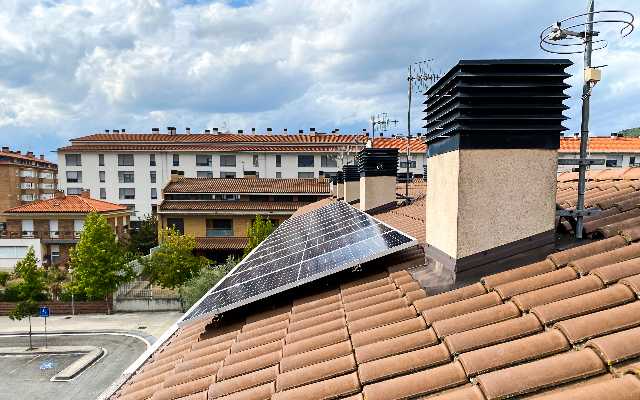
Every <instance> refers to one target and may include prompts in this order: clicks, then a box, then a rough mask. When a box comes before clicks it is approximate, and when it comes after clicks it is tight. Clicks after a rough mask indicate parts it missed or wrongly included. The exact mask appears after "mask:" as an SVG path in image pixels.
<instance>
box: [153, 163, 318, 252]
mask: <svg viewBox="0 0 640 400" xmlns="http://www.w3.org/2000/svg"><path fill="white" fill-rule="evenodd" d="M163 192H164V200H163V202H162V203H161V204H160V206H159V207H158V226H159V228H160V229H164V228H169V227H173V228H175V229H176V230H178V231H180V232H182V233H185V234H189V235H191V236H193V237H195V238H196V242H197V248H196V251H197V252H198V253H200V254H203V255H205V256H207V257H208V258H210V259H213V260H216V261H224V260H225V259H226V258H227V257H228V256H229V255H234V256H235V255H240V254H242V252H243V250H244V248H245V247H246V246H247V243H248V240H249V238H248V237H247V229H248V228H249V226H250V225H251V223H252V222H253V220H254V219H255V218H256V216H257V215H261V216H262V217H264V218H268V219H270V220H271V221H272V222H273V223H274V224H275V225H278V224H280V223H282V222H283V221H284V220H285V219H287V218H289V217H290V216H291V215H292V214H293V213H295V212H296V210H298V209H299V208H300V207H302V206H305V205H307V204H309V203H313V202H316V201H318V200H320V199H322V198H326V197H328V196H329V182H328V181H327V180H326V179H274V178H257V179H254V178H236V179H225V178H184V177H178V176H176V175H174V176H173V177H172V180H170V182H169V183H168V184H167V186H166V187H165V188H164V190H163Z"/></svg>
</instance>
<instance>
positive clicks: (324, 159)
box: [320, 154, 338, 168]
mask: <svg viewBox="0 0 640 400" xmlns="http://www.w3.org/2000/svg"><path fill="white" fill-rule="evenodd" d="M320 166H321V167H329V168H336V167H337V166H338V160H337V157H336V155H335V154H323V155H322V156H321V157H320Z"/></svg>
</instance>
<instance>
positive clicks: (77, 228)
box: [73, 219, 84, 238]
mask: <svg viewBox="0 0 640 400" xmlns="http://www.w3.org/2000/svg"><path fill="white" fill-rule="evenodd" d="M83 230H84V220H83V219H74V220H73V236H75V237H76V238H79V237H80V234H81V233H82V231H83Z"/></svg>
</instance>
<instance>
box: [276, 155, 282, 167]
mask: <svg viewBox="0 0 640 400" xmlns="http://www.w3.org/2000/svg"><path fill="white" fill-rule="evenodd" d="M276 167H282V156H281V155H280V154H276Z"/></svg>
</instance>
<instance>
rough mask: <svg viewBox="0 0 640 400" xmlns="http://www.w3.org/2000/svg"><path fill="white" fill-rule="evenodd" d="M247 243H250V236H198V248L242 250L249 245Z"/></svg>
mask: <svg viewBox="0 0 640 400" xmlns="http://www.w3.org/2000/svg"><path fill="white" fill-rule="evenodd" d="M247 244H249V238H248V237H242V236H224V237H197V238H196V249H198V250H242V249H244V248H245V247H247Z"/></svg>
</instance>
